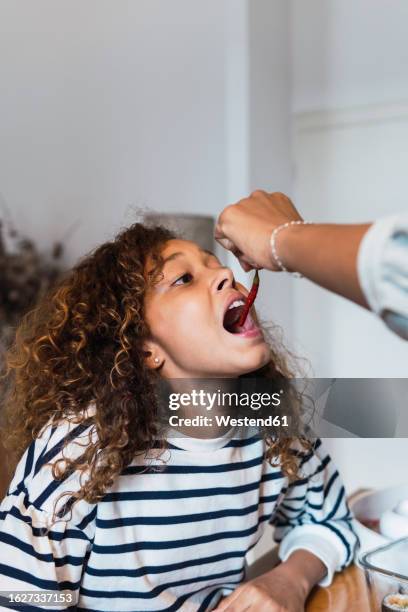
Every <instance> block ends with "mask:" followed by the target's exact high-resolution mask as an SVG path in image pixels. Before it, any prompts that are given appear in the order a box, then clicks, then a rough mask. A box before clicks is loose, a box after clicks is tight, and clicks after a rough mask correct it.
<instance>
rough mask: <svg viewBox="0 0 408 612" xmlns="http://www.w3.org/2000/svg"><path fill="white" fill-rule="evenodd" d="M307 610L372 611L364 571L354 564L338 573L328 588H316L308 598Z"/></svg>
mask: <svg viewBox="0 0 408 612" xmlns="http://www.w3.org/2000/svg"><path fill="white" fill-rule="evenodd" d="M306 611H307V612H371V610H370V604H369V593H368V588H367V585H366V582H365V578H364V572H363V571H362V570H361V569H359V568H358V567H357V566H355V565H352V566H351V567H349V568H347V569H346V570H344V572H341V573H340V574H337V575H336V576H335V578H334V580H333V582H332V584H331V585H330V586H329V587H328V588H326V589H324V588H322V587H317V588H315V589H314V590H313V592H312V594H311V595H310V597H309V599H308V602H307V605H306Z"/></svg>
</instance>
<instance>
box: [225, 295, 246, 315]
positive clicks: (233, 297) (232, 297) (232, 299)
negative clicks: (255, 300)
mask: <svg viewBox="0 0 408 612" xmlns="http://www.w3.org/2000/svg"><path fill="white" fill-rule="evenodd" d="M235 300H242V301H243V302H246V297H245V295H243V294H242V293H240V292H239V291H234V292H233V293H230V294H229V295H228V297H227V299H226V301H225V304H224V310H223V315H222V321H224V317H225V313H226V312H227V310H228V308H229V307H230V306H231V304H232V302H235Z"/></svg>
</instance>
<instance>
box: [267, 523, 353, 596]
mask: <svg viewBox="0 0 408 612" xmlns="http://www.w3.org/2000/svg"><path fill="white" fill-rule="evenodd" d="M296 550H307V551H308V552H310V553H312V554H313V555H315V556H316V557H318V558H319V559H320V561H322V563H324V565H325V566H326V567H327V574H326V575H325V576H324V578H322V580H321V581H320V582H319V586H322V587H328V586H330V584H331V583H332V580H333V574H334V572H336V571H339V570H340V568H341V562H342V559H343V557H344V548H343V545H342V544H341V543H340V542H339V539H338V538H337V536H336V535H335V534H334V533H332V532H331V531H330V530H329V529H327V527H323V526H322V525H309V524H308V525H299V526H298V527H294V528H293V529H292V530H291V531H290V532H289V533H288V535H286V536H285V537H284V538H283V540H282V542H281V544H280V547H279V559H280V560H281V561H286V560H287V559H288V557H289V556H290V555H291V554H292V553H293V552H295V551H296Z"/></svg>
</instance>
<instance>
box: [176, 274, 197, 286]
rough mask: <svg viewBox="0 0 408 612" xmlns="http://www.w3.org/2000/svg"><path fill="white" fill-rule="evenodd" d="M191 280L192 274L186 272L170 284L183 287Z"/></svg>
mask: <svg viewBox="0 0 408 612" xmlns="http://www.w3.org/2000/svg"><path fill="white" fill-rule="evenodd" d="M192 278H193V276H192V274H190V272H186V273H185V274H183V275H182V276H180V277H179V278H177V279H176V280H175V281H174V283H172V284H173V285H185V284H186V283H188V282H190V281H191V280H192Z"/></svg>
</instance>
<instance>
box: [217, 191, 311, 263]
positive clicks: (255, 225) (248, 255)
mask: <svg viewBox="0 0 408 612" xmlns="http://www.w3.org/2000/svg"><path fill="white" fill-rule="evenodd" d="M301 220H302V217H301V216H300V215H299V213H298V211H297V210H296V208H295V207H294V205H293V204H292V202H291V201H290V199H289V198H288V197H287V196H285V195H284V194H283V193H266V192H265V191H254V192H253V193H252V194H251V195H250V196H249V197H248V198H244V199H243V200H240V201H239V202H238V203H237V204H231V205H230V206H227V207H226V208H224V210H223V211H222V213H221V214H220V216H219V217H218V220H217V224H216V228H215V239H216V240H217V241H218V242H219V243H220V244H221V245H222V246H223V247H225V248H226V249H228V250H230V251H232V253H234V255H236V257H237V258H238V259H239V262H240V264H241V266H242V268H243V269H244V270H245V271H246V272H247V271H248V270H250V269H251V268H266V269H267V270H279V268H278V266H277V265H276V262H275V261H274V259H273V256H272V252H271V245H270V238H271V234H272V231H273V230H274V229H275V228H276V227H278V226H279V225H282V224H283V223H287V222H288V221H301Z"/></svg>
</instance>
